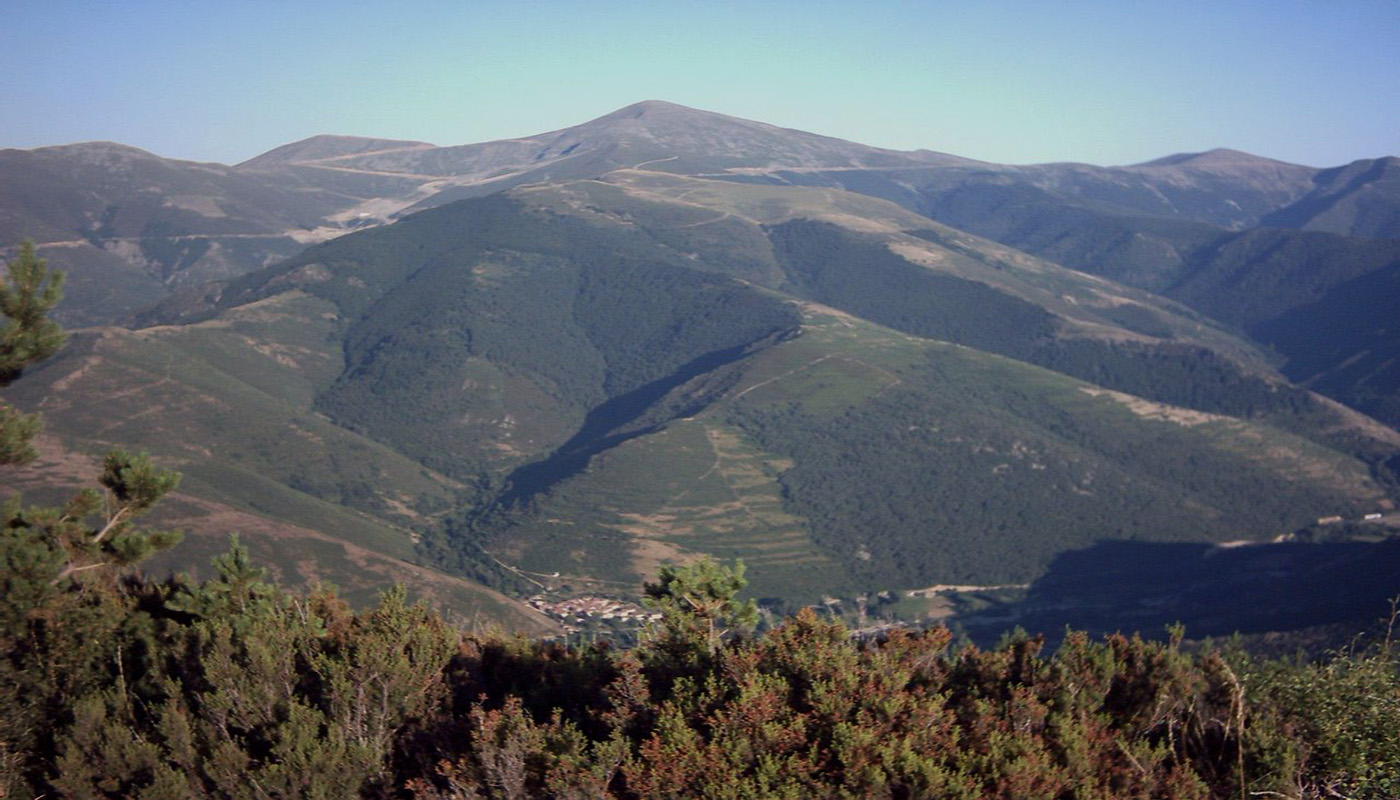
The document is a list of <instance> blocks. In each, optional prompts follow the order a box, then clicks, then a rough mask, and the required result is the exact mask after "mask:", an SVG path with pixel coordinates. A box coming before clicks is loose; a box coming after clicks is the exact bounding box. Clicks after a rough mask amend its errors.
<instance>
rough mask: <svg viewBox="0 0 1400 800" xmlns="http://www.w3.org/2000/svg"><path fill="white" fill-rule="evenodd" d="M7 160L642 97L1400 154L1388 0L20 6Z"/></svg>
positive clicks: (1182, 142)
mask: <svg viewBox="0 0 1400 800" xmlns="http://www.w3.org/2000/svg"><path fill="white" fill-rule="evenodd" d="M9 12H10V13H8V14H7V31H6V33H5V35H4V41H3V44H4V47H3V48H0V69H4V70H5V72H6V74H7V75H8V76H9V80H8V81H6V82H5V84H4V85H3V86H0V101H2V102H3V103H4V107H5V108H6V109H8V113H7V114H6V115H5V117H4V119H3V120H0V147H21V148H31V147H39V146H46V145H57V144H67V143H72V142H79V141H93V140H109V141H117V142H121V143H123V144H128V145H132V146H135V147H139V148H142V149H145V150H148V151H150V152H153V153H155V154H157V155H160V156H164V157H168V158H180V159H189V160H196V161H215V162H221V163H226V164H233V163H238V162H240V161H244V160H246V159H249V158H252V157H253V156H256V155H258V154H259V153H262V152H265V151H267V150H269V149H272V148H274V147H277V146H280V145H283V144H287V143H289V142H293V141H297V140H300V139H304V138H307V137H309V136H313V135H317V134H340V135H352V136H369V137H376V138H390V139H415V140H421V141H427V142H432V143H434V144H438V145H458V144H470V143H474V142H482V141H491V140H496V139H505V138H514V137H522V136H529V135H533V134H537V133H542V132H545V131H549V130H554V129H558V128H562V127H567V126H570V125H575V124H578V123H581V122H584V121H586V120H589V119H592V118H595V117H598V116H601V115H603V114H606V113H609V112H611V111H614V110H616V109H618V108H621V107H624V106H626V105H629V104H632V103H635V102H639V101H642V100H649V99H656V100H666V101H669V102H674V103H679V104H682V105H686V106H690V107H693V108H699V109H704V110H706V111H714V112H717V113H721V114H727V115H730V116H736V117H742V118H746V119H753V120H758V121H762V122H766V123H770V124H774V125H779V126H782V127H788V128H797V129H801V130H805V131H810V132H813V133H819V134H823V135H827V136H835V137H839V138H843V139H849V140H852V141H856V142H861V143H863V144H869V145H874V146H878V147H887V148H892V149H898V150H914V149H921V148H922V149H930V150H938V151H943V152H948V153H953V154H956V155H960V156H966V157H969V158H976V159H981V160H985V161H993V162H1001V163H1043V162H1052V161H1078V162H1085V163H1092V164H1103V165H1116V164H1132V163H1140V162H1143V161H1148V160H1151V159H1154V158H1159V157H1162V156H1166V155H1170V154H1174V153H1181V152H1199V151H1204V150H1210V149H1213V148H1217V147H1225V148H1231V149H1236V150H1243V151H1246V152H1250V153H1254V154H1256V155H1260V156H1265V157H1269V158H1274V159H1278V160H1281V161H1288V162H1293V163H1299V164H1306V165H1309V166H1321V167H1325V166H1335V165H1339V164H1343V163H1347V162H1350V161H1353V160H1356V159H1359V158H1373V157H1379V156H1385V155H1397V154H1400V128H1397V127H1396V126H1395V124H1394V111H1393V109H1394V108H1396V107H1400V80H1397V78H1400V48H1395V47H1394V42H1395V41H1396V33H1397V31H1400V5H1397V4H1394V3H1390V2H1376V1H1374V0H1364V1H1362V0H1358V1H1357V2H1346V3H1332V4H1324V3H1317V2H1307V1H1305V0H1290V1H1289V2H1275V3H1254V2H1246V3H1233V4H1210V3H1203V2H1187V3H1175V4H1171V5H1165V4H1130V5H1129V4H1117V3H1109V2H1069V3H1061V4H1053V5H1051V4H1038V3H1028V2H1001V3H990V4H984V5H979V6H978V7H977V8H965V7H961V6H958V5H952V4H943V3H911V2H898V0H881V1H880V2H876V3H873V4H867V5H864V6H862V7H860V8H858V9H857V8H852V7H847V6H845V5H843V4H838V3H823V2H814V3H793V2H786V1H784V2H776V3H765V4H761V5H759V6H753V5H750V4H739V3H715V4H707V5H706V6H705V7H704V8H703V9H701V8H698V7H697V8H672V7H656V6H655V5H649V4H643V3H626V2H604V3H598V4H588V3H582V2H546V3H534V4H527V5H507V4H494V3H478V4H469V5H468V4H447V3H427V2H419V3H409V4H405V5H404V6H402V7H394V8H392V9H389V10H386V9H385V8H384V7H380V6H369V5H366V4H354V3H351V4H332V3H323V2H312V3H298V4H295V5H293V6H283V5H280V4H272V3H263V2H254V3H247V4H238V5H236V6H228V5H224V4H214V3H208V2H191V3H187V4H179V5H169V4H162V3H156V2H132V3H123V4H113V5H111V6H91V5H89V4H83V3H73V2H45V3H38V2H29V0H22V2H19V3H18V4H16V6H15V7H14V8H12V9H10V10H9Z"/></svg>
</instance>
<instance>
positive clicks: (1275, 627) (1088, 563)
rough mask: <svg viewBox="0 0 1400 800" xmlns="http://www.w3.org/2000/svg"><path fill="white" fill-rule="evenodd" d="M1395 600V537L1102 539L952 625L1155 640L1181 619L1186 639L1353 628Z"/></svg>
mask: <svg viewBox="0 0 1400 800" xmlns="http://www.w3.org/2000/svg"><path fill="white" fill-rule="evenodd" d="M1396 595H1400V537H1395V536H1392V537H1391V538H1388V539H1385V540H1382V541H1378V542H1365V541H1348V542H1327V543H1311V542H1283V543H1260V544H1246V545H1240V546H1234V547H1221V546H1216V545H1210V544H1203V543H1150V542H1132V541H1108V542H1102V543H1100V544H1097V545H1095V546H1093V547H1090V548H1087V549H1084V550H1078V551H1073V552H1069V553H1064V554H1061V555H1060V556H1058V557H1057V558H1056V559H1055V560H1054V561H1053V562H1052V563H1051V565H1050V569H1049V571H1048V572H1047V573H1046V574H1045V575H1044V576H1043V577H1042V578H1040V579H1039V580H1037V581H1036V582H1035V583H1033V584H1032V585H1031V587H1030V589H1029V591H1028V592H1027V594H1026V597H1025V599H1024V600H1022V601H1019V602H1015V603H1010V604H1007V605H1003V606H1000V607H997V608H996V609H994V610H988V611H983V612H981V613H977V614H971V615H967V616H964V617H960V618H958V619H957V623H958V624H960V625H961V626H963V627H964V628H965V629H966V630H967V631H968V634H969V635H970V636H971V637H972V638H973V639H974V641H978V642H984V641H995V640H996V638H997V637H998V636H1000V634H1001V633H1002V632H1003V631H1005V630H1007V629H1009V628H1011V627H1013V626H1017V625H1019V626H1020V627H1022V628H1025V629H1026V630H1028V631H1042V632H1045V633H1046V634H1047V635H1048V636H1051V637H1053V638H1058V637H1059V636H1060V635H1061V634H1062V632H1063V631H1064V630H1065V628H1066V626H1068V627H1071V628H1074V629H1076V630H1085V631H1088V632H1090V633H1092V634H1104V633H1112V632H1115V631H1122V632H1132V631H1139V632H1141V633H1142V634H1143V635H1144V636H1149V637H1154V638H1156V637H1161V636H1164V635H1165V629H1166V627H1167V626H1169V625H1172V624H1174V623H1177V622H1180V623H1182V624H1184V625H1185V627H1186V634H1187V636H1189V637H1191V638H1193V639H1194V638H1202V637H1206V636H1214V637H1219V636H1229V635H1230V634H1233V633H1236V632H1239V633H1244V634H1251V633H1262V632H1266V631H1289V630H1298V629H1301V628H1305V627H1310V626H1319V625H1329V624H1335V623H1355V625H1356V629H1357V630H1361V629H1364V628H1369V627H1371V626H1372V625H1373V624H1374V623H1375V622H1376V620H1378V619H1379V618H1382V617H1384V616H1385V615H1386V614H1387V613H1388V612H1389V609H1390V600H1391V598H1394V597H1395V596H1396Z"/></svg>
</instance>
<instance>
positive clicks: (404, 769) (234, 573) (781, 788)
mask: <svg viewBox="0 0 1400 800" xmlns="http://www.w3.org/2000/svg"><path fill="white" fill-rule="evenodd" d="M16 531H17V529H15V528H13V527H10V528H7V529H6V530H5V532H4V534H3V536H4V537H5V538H4V541H3V544H4V554H5V557H6V559H7V562H6V569H5V573H4V574H5V576H6V582H7V584H8V585H7V587H6V588H7V591H6V592H5V593H4V595H3V601H0V602H3V605H4V609H3V610H4V614H3V615H0V620H3V625H4V627H3V629H0V654H3V656H2V657H0V759H3V761H2V762H0V767H3V770H2V771H0V791H3V792H4V793H5V794H6V795H7V796H24V797H33V796H39V795H45V796H63V797H78V798H118V797H120V798H152V799H154V798H192V797H249V798H253V797H307V798H315V797H327V798H329V797H376V798H379V797H405V798H409V797H412V798H466V797H487V798H523V797H561V798H563V797H571V798H572V797H616V798H651V797H791V798H798V797H804V798H805V797H962V798H987V797H996V798H1017V800H1022V799H1023V798H1035V797H1043V798H1069V797H1075V798H1119V797H1156V798H1209V797H1221V798H1224V797H1241V796H1273V795H1270V794H1268V793H1273V792H1277V793H1279V795H1278V796H1286V797H1333V796H1348V797H1368V798H1380V797H1393V796H1395V793H1396V791H1397V790H1400V713H1397V712H1400V679H1397V673H1396V666H1397V663H1396V659H1395V657H1394V654H1393V653H1392V652H1391V651H1390V650H1389V648H1388V646H1386V647H1382V648H1380V649H1378V650H1375V651H1371V652H1367V653H1364V654H1351V655H1340V656H1337V657H1334V658H1332V659H1331V660H1328V661H1325V662H1322V663H1292V662H1281V661H1256V660H1251V659H1250V658H1248V657H1246V656H1244V655H1231V656H1227V655H1222V654H1221V653H1219V652H1214V651H1209V650H1208V651H1205V652H1200V653H1194V654H1193V653H1188V652H1184V651H1183V650H1182V649H1180V648H1179V646H1178V643H1177V639H1176V638H1175V636H1174V637H1173V639H1172V640H1171V641H1169V642H1166V643H1161V642H1153V641H1147V640H1144V639H1141V638H1139V637H1137V636H1132V637H1129V636H1122V635H1114V636H1110V637H1107V638H1106V639H1104V640H1102V641H1093V640H1090V639H1089V638H1088V637H1086V636H1084V635H1083V634H1071V635H1069V636H1068V637H1067V638H1066V640H1065V641H1064V643H1063V644H1062V645H1061V646H1060V647H1059V649H1058V650H1057V651H1056V652H1054V653H1053V654H1048V653H1046V652H1044V651H1043V649H1042V642H1041V640H1040V639H1039V638H1027V637H1025V636H1013V637H1009V638H1008V639H1006V640H1005V641H1004V642H1003V643H1002V644H1001V645H999V646H997V647H995V648H993V649H990V650H980V649H977V648H975V647H971V646H956V645H954V644H953V641H952V640H953V637H952V635H951V634H950V633H949V632H948V631H947V630H946V629H941V628H940V629H934V630H930V631H904V630H892V631H889V632H887V633H885V634H883V635H881V636H880V637H878V638H858V637H855V636H853V635H852V634H851V633H850V632H849V631H848V630H846V629H845V628H843V627H842V626H841V625H839V624H836V623H831V622H827V621H823V620H821V619H819V618H818V617H817V616H815V615H814V614H812V613H811V612H810V611H804V612H802V613H799V614H798V615H797V616H796V617H794V618H792V619H789V620H787V621H785V622H783V623H781V624H780V625H778V626H776V627H774V628H771V629H769V630H767V631H764V632H762V633H761V634H758V635H740V634H736V633H733V632H731V633H730V634H728V636H727V637H726V638H724V639H721V638H720V636H721V633H722V632H723V630H724V628H725V627H730V628H734V627H742V622H743V619H744V618H745V616H746V614H745V610H746V608H747V607H744V606H741V605H739V604H735V603H732V602H727V601H726V597H729V596H732V591H733V588H734V587H735V586H737V585H738V584H739V583H740V582H736V581H732V580H728V579H729V578H730V577H731V576H729V575H727V574H726V571H725V570H722V569H721V570H718V576H717V577H718V580H715V581H711V582H710V583H708V584H704V585H702V586H701V587H700V588H701V590H707V587H708V590H709V591H710V592H711V593H710V594H709V595H704V594H703V591H702V592H695V591H691V589H690V588H687V585H686V584H685V583H684V580H691V581H692V583H691V587H693V586H694V579H695V578H696V576H697V574H699V573H696V572H690V571H688V570H679V571H671V572H670V573H669V576H670V578H674V577H675V576H676V574H677V572H679V573H680V575H681V578H682V579H684V580H682V581H681V582H680V583H678V582H676V581H673V580H670V578H668V577H667V575H663V581H662V582H660V583H658V584H654V585H652V586H651V588H650V590H649V594H650V595H651V596H652V597H653V598H655V599H656V600H657V602H658V606H659V607H660V608H662V609H663V611H664V612H665V617H664V619H663V620H662V621H661V622H659V623H657V624H656V625H655V627H654V628H653V630H651V631H650V632H649V633H648V635H647V636H646V637H645V638H644V641H643V643H642V644H641V645H640V646H639V647H637V648H635V649H631V650H615V649H612V648H610V647H609V646H607V645H603V644H600V645H595V646H593V647H589V648H583V649H576V648H570V647H565V646H563V645H560V644H557V643H550V642H543V641H527V640H523V639H519V638H510V637H505V636H500V635H480V634H464V633H462V632H461V631H458V630H454V629H452V628H451V627H449V626H448V625H446V624H445V623H444V622H443V621H442V620H441V618H440V617H438V616H437V615H436V614H435V613H433V612H431V611H428V610H426V609H424V608H422V607H419V606H413V605H410V604H408V603H406V602H405V599H404V595H403V593H402V591H397V590H396V591H391V592H388V593H386V594H385V595H384V597H383V599H382V600H381V602H380V603H379V605H378V606H377V607H375V608H372V609H369V610H366V611H363V612H359V613H355V612H352V611H350V610H349V609H348V608H347V607H346V606H345V605H344V604H343V603H341V602H340V601H338V600H337V599H336V598H335V597H334V595H333V594H332V593H331V592H329V591H318V592H314V593H312V594H310V595H297V594H292V593H289V592H286V591H283V590H281V589H280V588H278V587H277V586H275V585H273V584H270V583H268V582H266V581H265V580H264V579H263V577H262V575H261V571H260V570H257V569H254V568H253V567H252V566H251V565H250V564H249V563H248V560H247V558H246V556H245V554H244V552H243V551H242V550H241V548H238V547H235V548H234V549H233V550H232V551H231V552H230V553H229V554H227V555H225V556H223V557H221V558H220V559H219V560H218V561H217V564H216V566H217V576H216V577H214V578H212V579H211V580H209V581H206V582H203V583H193V582H190V581H187V580H170V581H165V582H159V583H157V582H153V581H151V580H148V579H143V578H141V577H139V576H136V575H125V576H122V575H119V574H118V573H116V572H115V571H113V570H98V571H95V572H87V573H83V574H81V575H70V576H67V577H65V578H63V579H61V580H58V581H56V582H55V577H56V576H57V569H58V567H57V565H56V564H55V562H54V560H53V559H51V558H46V557H45V552H46V551H45V545H44V544H42V543H41V542H36V541H34V540H33V539H25V540H21V539H20V538H19V537H18V536H17V533H16ZM711 569H712V570H713V568H711ZM701 577H703V575H702V576H701ZM726 581H728V582H727V583H726ZM20 584H23V585H27V586H30V587H40V589H41V591H34V592H19V591H14V588H15V586H18V585H20ZM678 586H679V588H677V587H678ZM687 597H689V598H694V597H701V598H702V600H703V599H704V598H705V597H708V598H709V600H708V601H705V602H695V601H694V600H693V599H692V600H685V598H687ZM1254 793H1264V794H1262V795H1255V794H1254Z"/></svg>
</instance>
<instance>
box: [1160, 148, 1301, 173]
mask: <svg viewBox="0 0 1400 800" xmlns="http://www.w3.org/2000/svg"><path fill="white" fill-rule="evenodd" d="M1268 164H1273V165H1279V164H1283V165H1285V166H1290V167H1291V166H1296V165H1294V164H1289V163H1288V162H1286V161H1278V160H1277V159H1272V158H1265V157H1264V156H1256V155H1254V154H1253V153H1246V152H1244V151H1242V150H1231V149H1230V148H1228V147H1217V148H1215V149H1213V150H1206V151H1204V152H1201V153H1175V154H1173V155H1169V156H1164V157H1162V158H1158V159H1154V160H1152V161H1146V162H1143V163H1141V164H1134V165H1133V166H1135V167H1207V168H1219V167H1246V166H1263V165H1268Z"/></svg>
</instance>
